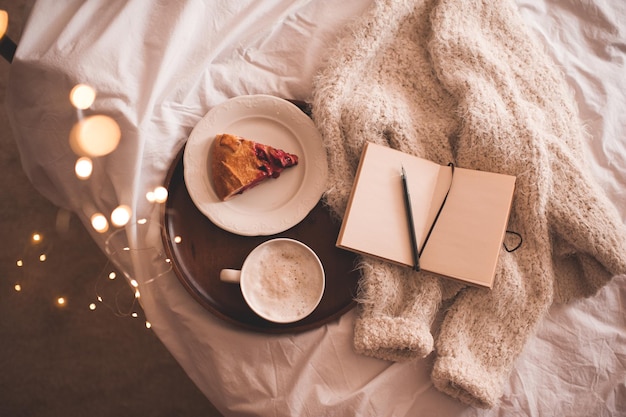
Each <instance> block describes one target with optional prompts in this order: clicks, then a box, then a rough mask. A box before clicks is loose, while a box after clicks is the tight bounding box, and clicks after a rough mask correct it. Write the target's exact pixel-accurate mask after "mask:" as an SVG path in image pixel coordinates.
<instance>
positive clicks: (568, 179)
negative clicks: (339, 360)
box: [313, 0, 626, 407]
mask: <svg viewBox="0 0 626 417" xmlns="http://www.w3.org/2000/svg"><path fill="white" fill-rule="evenodd" d="M313 116H314V120H315V122H316V124H317V126H318V128H319V130H320V131H321V133H322V136H323V138H324V141H325V145H326V149H327V153H328V161H329V166H330V182H329V188H328V191H327V192H326V194H325V199H326V202H327V204H328V206H329V207H330V208H331V210H332V211H333V212H334V213H335V214H336V216H337V217H339V218H341V217H342V216H343V213H344V210H345V207H346V203H347V199H348V196H349V193H350V190H351V187H352V183H353V179H354V173H355V170H356V165H357V163H358V160H359V156H360V154H361V150H362V147H363V144H364V143H365V142H366V141H371V142H376V143H380V144H385V145H387V146H390V147H393V148H397V149H400V150H402V151H405V152H408V153H412V154H415V155H418V156H421V157H424V158H428V159H430V160H433V161H435V162H438V163H440V164H447V163H448V162H451V161H452V162H455V163H456V165H457V166H460V167H466V168H473V169H482V170H486V171H494V172H501V173H506V174H511V175H515V176H517V185H516V192H515V196H514V202H513V209H512V213H511V218H510V223H509V228H510V229H512V230H515V231H517V232H519V233H521V235H522V236H523V238H524V241H523V245H522V246H521V248H519V249H518V250H516V251H515V252H513V253H507V252H505V251H502V253H501V256H500V260H499V262H498V267H497V272H496V274H497V275H496V281H495V285H494V288H493V289H492V290H486V289H479V288H475V287H461V286H460V285H459V284H455V283H452V281H449V280H446V279H440V278H438V277H435V276H432V275H429V274H428V273H425V272H419V273H416V272H414V271H412V270H410V269H408V268H401V267H398V266H394V265H391V264H388V263H385V262H382V261H378V260H375V259H371V258H362V263H361V268H362V270H361V271H362V279H361V288H360V294H359V302H360V313H359V318H358V319H357V322H356V325H355V330H354V346H355V350H356V351H357V352H359V353H363V354H366V355H371V356H374V357H378V358H382V359H388V360H406V359H412V358H418V357H425V356H427V355H429V354H430V353H431V352H432V351H433V350H434V351H435V352H436V355H435V363H434V368H433V371H432V379H433V382H434V384H435V386H436V387H437V388H438V389H440V390H442V391H444V392H446V393H448V394H449V395H452V396H454V397H456V398H458V399H460V400H462V401H464V402H466V403H468V404H472V405H475V406H479V407H492V406H494V405H495V404H496V403H497V402H498V399H499V397H500V396H501V395H502V391H503V385H504V383H505V382H506V380H507V378H508V376H509V373H510V370H511V368H512V366H513V363H514V360H515V358H516V357H517V356H518V354H519V353H520V351H521V349H522V347H523V345H524V343H525V341H526V340H527V338H528V337H529V335H530V334H531V332H532V331H533V329H534V328H535V326H536V324H537V323H538V322H539V321H540V320H541V319H542V317H543V316H544V315H545V313H546V311H547V310H548V308H549V307H550V305H551V304H552V303H553V302H558V301H568V300H571V299H573V298H576V297H582V296H590V295H593V294H594V293H595V292H596V291H597V290H598V289H599V288H600V287H601V286H602V285H604V284H605V283H606V282H608V281H609V280H610V279H611V277H613V276H614V275H617V274H623V273H625V272H626V250H625V248H626V231H625V228H624V225H623V223H622V221H621V220H620V218H619V216H618V214H617V212H616V210H615V209H614V207H613V206H612V204H611V203H610V202H609V201H608V200H607V198H606V197H605V195H604V194H603V192H602V190H601V189H600V188H599V187H598V186H597V185H596V184H595V183H594V181H593V179H592V178H591V176H590V174H589V172H588V170H587V168H586V166H585V162H584V155H583V152H582V148H581V143H582V141H583V140H585V135H584V132H583V129H582V127H581V123H580V121H579V120H578V119H577V114H576V108H575V104H574V101H573V99H572V97H571V94H570V92H569V91H568V89H567V86H566V84H565V82H564V80H563V77H562V75H561V74H560V73H559V71H558V70H557V69H556V68H555V66H554V64H553V63H552V62H551V61H550V59H549V58H548V57H547V56H546V54H545V53H544V52H543V51H542V49H541V47H540V46H539V43H538V42H536V41H535V40H534V39H533V37H532V35H531V34H530V33H529V31H528V30H527V29H526V28H525V27H524V25H523V23H522V21H521V19H520V17H519V15H518V11H517V8H516V6H515V4H514V3H513V1H512V0H485V1H475V0H413V1H409V0H380V1H376V2H375V4H374V5H373V7H372V9H371V10H370V11H369V13H367V14H366V15H364V16H362V17H361V18H360V19H359V20H358V21H357V22H355V25H353V26H352V27H350V30H349V32H348V34H347V35H346V36H345V37H344V38H343V39H342V40H341V41H340V43H339V44H338V45H337V46H336V48H334V50H333V51H332V52H331V54H330V56H329V58H328V62H327V65H326V66H325V68H324V69H323V71H322V72H321V73H320V75H319V77H318V78H317V79H316V82H315V86H314V97H313ZM446 300H447V301H446ZM443 301H446V303H445V304H446V305H449V308H447V309H446V311H445V312H444V314H445V315H444V318H443V322H442V323H441V326H439V328H438V331H436V332H435V335H433V334H431V327H432V324H433V320H434V318H435V316H436V315H437V312H438V310H439V308H440V306H441V305H442V302H443ZM399 383H400V382H399Z"/></svg>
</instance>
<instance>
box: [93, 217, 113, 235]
mask: <svg viewBox="0 0 626 417" xmlns="http://www.w3.org/2000/svg"><path fill="white" fill-rule="evenodd" d="M91 227H93V228H94V230H95V231H96V232H98V233H104V232H106V231H107V230H109V222H108V221H107V218H106V217H104V214H102V213H95V214H94V215H93V216H91Z"/></svg>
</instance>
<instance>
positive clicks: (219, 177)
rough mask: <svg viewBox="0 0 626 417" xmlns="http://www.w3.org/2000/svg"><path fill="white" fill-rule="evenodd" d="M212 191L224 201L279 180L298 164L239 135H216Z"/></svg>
mask: <svg viewBox="0 0 626 417" xmlns="http://www.w3.org/2000/svg"><path fill="white" fill-rule="evenodd" d="M210 164H211V167H210V168H211V175H212V178H213V185H214V187H215V192H216V193H217V196H218V198H219V199H220V200H222V201H226V200H228V199H230V198H232V197H234V196H236V195H238V194H241V193H243V192H244V191H246V190H247V189H249V188H252V187H254V186H255V185H257V184H259V183H260V182H262V181H263V180H265V179H267V178H278V176H279V175H280V173H281V172H282V171H283V170H284V169H285V168H289V167H292V166H294V165H297V164H298V156H297V155H294V154H290V153H287V152H285V151H283V150H280V149H276V148H274V147H271V146H269V145H263V144H261V143H257V142H254V141H252V140H248V139H245V138H242V137H241V136H236V135H231V134H229V133H223V134H220V135H217V136H215V140H214V142H213V152H212V157H211V161H210Z"/></svg>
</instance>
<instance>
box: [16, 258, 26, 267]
mask: <svg viewBox="0 0 626 417" xmlns="http://www.w3.org/2000/svg"><path fill="white" fill-rule="evenodd" d="M15 264H16V265H17V266H20V267H21V266H24V261H22V260H21V259H18V260H17V262H15Z"/></svg>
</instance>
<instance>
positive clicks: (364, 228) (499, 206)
mask: <svg viewBox="0 0 626 417" xmlns="http://www.w3.org/2000/svg"><path fill="white" fill-rule="evenodd" d="M402 167H404V169H405V171H406V177H407V186H408V188H409V191H410V195H411V206H412V211H413V219H414V226H415V235H416V240H417V242H418V248H419V250H420V259H419V262H420V267H421V269H423V270H426V271H429V272H433V273H436V274H439V275H444V276H446V277H450V278H454V279H457V280H461V281H465V282H467V283H470V284H475V285H480V286H484V287H489V288H491V286H492V285H493V279H494V275H495V269H496V264H497V260H498V255H499V253H500V250H501V248H502V241H503V239H504V234H505V233H506V225H507V222H508V217H509V212H510V209H511V202H512V200H513V191H514V188H515V177H513V176H510V175H503V174H496V173H490V172H484V171H476V170H471V169H464V168H458V167H456V168H454V169H452V167H450V166H442V165H439V164H436V163H434V162H432V161H428V160H426V159H422V158H418V157H416V156H413V155H409V154H406V153H403V152H400V151H397V150H395V149H391V148H388V147H386V146H381V145H377V144H373V143H367V144H366V145H365V147H364V149H363V154H362V156H361V161H360V163H359V167H358V170H357V174H356V178H355V182H354V186H353V189H352V194H351V196H350V200H349V202H348V207H347V209H346V213H345V215H344V219H343V223H342V225H341V229H340V231H339V236H338V239H337V246H338V247H340V248H343V249H348V250H351V251H354V252H358V253H362V254H367V255H372V256H375V257H379V258H382V259H385V260H388V261H390V262H394V263H397V264H401V265H406V266H410V267H412V266H413V254H412V245H411V237H410V233H409V221H408V217H407V213H406V207H405V204H404V193H403V186H402V180H401V169H402ZM446 194H447V198H446ZM444 199H445V204H443V203H444ZM440 209H441V212H440V214H439V216H437V213H438V212H439V211H440ZM435 218H437V221H436V222H435ZM433 224H434V226H433V227H432V231H431V233H430V235H429V237H428V240H427V241H426V238H427V235H428V233H429V230H431V225H433Z"/></svg>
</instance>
